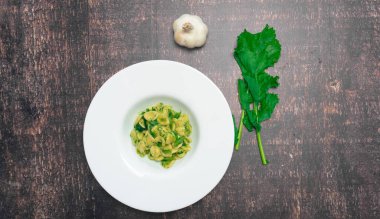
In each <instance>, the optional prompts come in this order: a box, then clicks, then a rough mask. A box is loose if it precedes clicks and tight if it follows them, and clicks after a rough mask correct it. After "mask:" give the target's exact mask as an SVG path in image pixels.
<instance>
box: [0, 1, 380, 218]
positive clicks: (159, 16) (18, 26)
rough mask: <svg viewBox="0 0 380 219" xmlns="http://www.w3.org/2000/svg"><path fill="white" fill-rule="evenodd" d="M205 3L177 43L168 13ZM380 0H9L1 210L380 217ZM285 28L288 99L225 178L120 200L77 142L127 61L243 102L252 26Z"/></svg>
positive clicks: (2, 7)
mask: <svg viewBox="0 0 380 219" xmlns="http://www.w3.org/2000/svg"><path fill="white" fill-rule="evenodd" d="M183 13H193V14H197V15H199V16H201V17H202V18H203V19H204V21H205V23H207V25H208V27H209V37H208V42H207V44H206V45H205V46H204V47H203V48H201V49H195V50H187V49H184V48H181V47H178V46H176V45H175V43H174V41H173V37H172V26H171V25H172V22H173V21H174V20H175V19H176V18H177V17H178V16H180V15H181V14H183ZM379 17H380V3H379V2H378V1H376V0H357V1H354V0H350V1H348V0H331V1H330V0H319V1H312V0H298V1H295V0H294V1H291V0H288V1H286V0H284V1H282V0H281V1H280V0H266V1H260V0H257V1H247V0H241V1H237V0H236V1H233V0H231V1H227V0H223V1H196V0H189V1H153V0H151V1H104V0H88V1H76V0H68V1H60V0H43V1H38V0H26V1H21V0H0V140H1V141H0V143H1V146H0V218H14V217H15V218H83V217H89V218H93V217H96V218H380V185H379V184H380V98H379V95H380V59H379V58H380V19H379ZM267 23H268V24H270V25H272V26H274V27H275V28H276V29H277V33H278V37H279V39H280V41H281V43H282V45H283V46H282V48H283V52H282V57H281V59H280V61H279V63H278V64H277V65H276V67H275V68H274V69H271V70H270V72H271V73H275V74H278V75H280V83H281V86H280V88H279V89H277V91H276V92H277V93H279V94H280V99H281V102H280V104H279V105H278V106H277V108H276V110H275V113H274V115H273V118H272V119H271V120H269V121H267V122H265V123H264V124H263V131H262V138H263V144H264V147H265V150H266V153H267V157H268V159H269V160H270V161H271V163H270V165H269V166H262V165H261V164H260V159H259V154H258V149H257V146H256V140H255V135H254V134H248V133H247V132H244V134H243V135H244V137H243V139H242V146H241V150H240V151H239V152H234V154H233V157H232V161H231V164H230V166H229V168H228V170H227V173H226V174H225V176H224V178H223V179H222V180H221V182H220V183H219V185H218V186H217V187H216V188H215V189H214V190H213V191H212V192H211V193H210V194H208V195H207V196H206V197H205V198H203V199H202V200H201V201H199V202H197V203H195V204H193V205H192V206H190V207H187V208H185V209H182V210H179V211H176V212H170V213H165V214H152V213H145V212H141V211H138V210H135V209H132V208H130V207H128V206H125V205H123V204H121V203H120V202H118V201H116V200H115V199H113V198H112V197H111V196H110V195H108V194H107V193H106V192H105V191H104V190H103V189H102V187H101V186H100V185H99V184H98V183H97V181H96V180H95V179H94V177H93V175H92V173H91V172H90V170H89V167H88V165H87V162H86V158H85V155H84V149H83V143H82V131H83V122H84V118H85V115H86V110H87V108H88V106H89V103H90V101H91V99H92V97H93V96H94V95H95V93H96V91H97V90H98V89H99V87H100V86H101V85H102V84H103V83H104V82H105V81H106V80H107V79H108V78H109V77H111V76H112V75H113V74H114V73H116V72H117V71H118V70H120V69H122V68H124V67H126V66H129V65H131V64H134V63H137V62H140V61H145V60H151V59H169V60H175V61H179V62H183V63H186V64H188V65H191V66H193V67H195V68H197V69H199V70H200V71H202V72H203V73H204V74H206V75H207V76H208V77H209V78H210V79H211V80H212V81H214V83H215V84H216V85H217V86H218V87H219V88H220V89H221V90H222V92H223V93H224V95H225V96H226V98H227V100H228V102H229V104H230V106H231V109H232V111H233V113H234V114H236V115H238V114H239V110H240V107H239V104H238V99H237V91H236V79H238V78H239V77H240V71H239V68H238V66H237V64H236V63H235V61H234V59H233V57H232V51H233V49H234V46H235V40H236V36H237V35H238V34H239V33H240V32H241V31H242V30H243V29H244V28H247V29H248V30H250V31H254V32H256V31H259V30H261V29H262V28H263V26H264V25H265V24H267Z"/></svg>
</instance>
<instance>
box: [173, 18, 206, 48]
mask: <svg viewBox="0 0 380 219" xmlns="http://www.w3.org/2000/svg"><path fill="white" fill-rule="evenodd" d="M173 30H174V40H175V42H176V43H177V44H179V45H181V46H184V47H187V48H194V47H201V46H203V45H204V44H205V43H206V38H207V33H208V29H207V26H206V24H205V23H203V21H202V19H201V18H200V17H198V16H196V15H190V14H183V15H182V16H181V17H179V18H178V19H177V20H175V21H174V23H173Z"/></svg>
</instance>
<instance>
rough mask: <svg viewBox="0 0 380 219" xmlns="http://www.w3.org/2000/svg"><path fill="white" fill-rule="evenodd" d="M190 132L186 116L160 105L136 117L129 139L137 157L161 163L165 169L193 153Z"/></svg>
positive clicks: (167, 106) (190, 127)
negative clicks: (188, 153)
mask: <svg viewBox="0 0 380 219" xmlns="http://www.w3.org/2000/svg"><path fill="white" fill-rule="evenodd" d="M191 131H192V126H191V124H190V120H189V117H188V116H187V115H186V114H183V113H181V112H176V111H174V110H173V108H172V107H171V106H170V105H165V104H163V103H158V104H156V105H155V106H152V107H149V108H147V109H146V110H145V111H143V112H141V113H140V114H139V115H138V116H137V118H136V120H135V122H134V128H133V130H132V131H131V133H130V136H131V139H132V143H133V145H134V146H135V147H136V152H137V154H138V155H140V156H141V157H144V156H145V155H147V156H148V158H149V159H151V160H155V161H160V162H161V165H162V166H163V167H164V168H170V167H171V166H173V164H174V162H175V161H176V160H178V159H181V158H183V157H184V156H185V155H186V153H187V152H188V151H190V150H191V146H190V143H191V138H190V134H191Z"/></svg>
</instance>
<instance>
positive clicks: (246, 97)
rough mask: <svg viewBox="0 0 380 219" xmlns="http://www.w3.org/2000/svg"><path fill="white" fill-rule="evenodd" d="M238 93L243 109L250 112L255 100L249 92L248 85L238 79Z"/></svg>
mask: <svg viewBox="0 0 380 219" xmlns="http://www.w3.org/2000/svg"><path fill="white" fill-rule="evenodd" d="M238 93H239V100H240V105H241V108H242V109H244V110H248V109H249V106H250V105H251V104H252V103H253V98H252V95H251V93H250V92H249V90H248V87H247V83H246V82H245V81H244V80H242V79H238Z"/></svg>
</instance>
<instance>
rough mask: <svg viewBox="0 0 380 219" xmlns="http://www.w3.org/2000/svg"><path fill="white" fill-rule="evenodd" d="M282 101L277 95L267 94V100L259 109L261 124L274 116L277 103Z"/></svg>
mask: <svg viewBox="0 0 380 219" xmlns="http://www.w3.org/2000/svg"><path fill="white" fill-rule="evenodd" d="M279 101H280V99H279V98H278V95H277V94H271V93H269V94H267V95H266V98H265V99H264V100H263V101H262V102H261V103H260V106H259V109H258V120H259V122H263V121H265V120H267V119H269V118H270V117H271V116H272V113H273V111H274V108H275V107H276V105H277V103H278V102H279Z"/></svg>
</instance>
